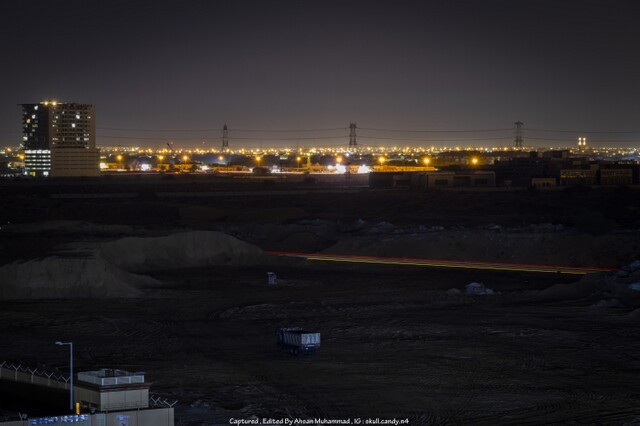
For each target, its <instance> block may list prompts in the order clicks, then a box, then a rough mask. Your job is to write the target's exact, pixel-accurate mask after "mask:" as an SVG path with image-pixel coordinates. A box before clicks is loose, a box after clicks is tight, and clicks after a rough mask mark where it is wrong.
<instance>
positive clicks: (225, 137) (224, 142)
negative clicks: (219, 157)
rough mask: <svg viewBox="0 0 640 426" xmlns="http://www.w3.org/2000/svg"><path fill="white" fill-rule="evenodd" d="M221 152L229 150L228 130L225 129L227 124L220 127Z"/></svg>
mask: <svg viewBox="0 0 640 426" xmlns="http://www.w3.org/2000/svg"><path fill="white" fill-rule="evenodd" d="M222 150H223V151H228V150H229V129H228V128H227V123H224V127H222Z"/></svg>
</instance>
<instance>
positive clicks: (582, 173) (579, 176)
mask: <svg viewBox="0 0 640 426" xmlns="http://www.w3.org/2000/svg"><path fill="white" fill-rule="evenodd" d="M596 172H597V170H595V169H593V168H589V169H562V170H560V185H561V186H592V185H595V184H596Z"/></svg>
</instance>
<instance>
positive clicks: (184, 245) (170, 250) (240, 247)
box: [97, 231, 266, 272]
mask: <svg viewBox="0 0 640 426" xmlns="http://www.w3.org/2000/svg"><path fill="white" fill-rule="evenodd" d="M97 249H98V252H99V253H100V256H101V257H102V258H103V259H105V260H106V261H108V262H110V263H112V264H114V265H116V266H118V267H120V268H122V269H124V270H127V271H131V272H140V271H158V270H167V269H179V268H196V267H206V266H223V265H224V266H237V265H258V264H261V263H263V262H264V261H265V260H266V255H265V253H264V252H263V251H262V250H260V249H259V248H258V247H256V246H254V245H251V244H248V243H245V242H244V241H240V240H238V239H237V238H234V237H231V236H229V235H226V234H223V233H221V232H215V231H189V232H182V233H176V234H171V235H167V236H163V237H146V238H143V237H128V238H121V239H119V240H116V241H110V242H105V243H99V244H98V245H97Z"/></svg>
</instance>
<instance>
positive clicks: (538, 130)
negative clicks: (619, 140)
mask: <svg viewBox="0 0 640 426" xmlns="http://www.w3.org/2000/svg"><path fill="white" fill-rule="evenodd" d="M524 130H526V131H529V132H547V133H581V134H582V133H584V134H633V133H640V130H635V131H624V132H622V131H617V130H612V131H591V132H588V131H587V132H585V131H583V130H560V129H531V128H528V127H525V128H524ZM528 139H531V138H528Z"/></svg>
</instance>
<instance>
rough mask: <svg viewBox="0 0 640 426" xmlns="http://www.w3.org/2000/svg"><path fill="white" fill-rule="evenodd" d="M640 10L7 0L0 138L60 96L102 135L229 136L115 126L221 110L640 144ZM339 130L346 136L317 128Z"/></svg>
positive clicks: (606, 4)
mask: <svg viewBox="0 0 640 426" xmlns="http://www.w3.org/2000/svg"><path fill="white" fill-rule="evenodd" d="M639 12H640V5H638V2H637V1H616V0H602V1H594V0H580V1H571V0H568V1H563V0H555V1H525V0H521V1H518V0H477V1H452V0H441V1H428V0H424V1H401V0H393V1H391V0H390V1H373V0H368V1H348V0H346V1H327V0H322V1H320V0H317V1H312V0H308V1H302V0H298V1H268V0H262V1H215V0H209V1H204V0H181V1H177V0H176V1H172V2H163V1H146V2H143V1H135V0H126V1H120V0H110V1H92V0H78V1H76V0H69V1H55V0H48V1H38V0H29V1H4V2H2V3H1V5H0V32H1V37H0V58H2V60H1V64H2V65H1V67H0V76H1V79H0V88H1V93H2V96H1V98H0V99H2V102H1V105H0V145H16V144H17V143H19V141H20V110H19V108H18V107H17V106H16V104H18V103H23V102H24V103H27V102H36V101H41V100H44V99H48V98H49V99H51V98H55V99H57V100H62V101H76V102H86V103H92V104H94V105H95V106H96V111H97V113H96V116H97V126H98V128H99V130H98V135H99V137H98V143H99V144H100V145H117V144H129V145H131V144H134V143H137V144H143V145H150V146H161V145H163V144H164V141H166V140H170V139H175V140H176V145H177V146H178V145H183V146H187V145H188V146H202V141H205V142H206V144H205V146H207V147H209V146H215V147H217V146H218V145H219V139H220V132H219V131H204V130H203V131H192V132H157V131H156V132H150V131H145V132H140V131H133V130H110V129H108V128H122V129H150V130H158V129H187V130H199V129H217V128H220V127H222V124H223V123H224V122H226V123H228V125H229V127H230V129H231V132H230V133H231V141H232V144H234V145H235V146H238V145H244V146H259V145H262V146H268V145H270V144H271V142H270V141H268V139H270V138H280V137H283V138H292V139H293V138H300V140H299V141H293V140H292V141H286V143H287V144H288V145H293V146H295V145H296V144H299V145H310V144H312V143H314V142H315V143H316V144H318V145H337V144H343V143H344V144H346V143H347V141H348V139H347V138H346V137H344V136H346V135H347V134H348V130H335V131H319V130H318V131H310V132H300V133H293V132H292V133H278V132H274V133H267V132H240V131H239V129H273V130H275V129H324V128H345V129H346V128H347V127H348V125H349V122H350V121H354V122H357V124H358V127H360V128H390V129H400V130H476V129H496V128H497V129H503V128H506V129H508V128H511V127H513V123H514V122H515V121H517V120H521V121H523V122H525V126H526V127H527V128H528V129H567V130H571V132H568V133H547V132H535V131H533V130H528V131H526V132H525V143H527V144H529V145H551V144H552V143H553V142H551V141H545V140H534V139H532V138H533V137H534V136H535V137H537V138H540V139H544V138H551V139H552V138H560V139H563V138H564V139H568V140H572V139H573V138H575V137H577V136H578V133H576V132H573V131H574V130H576V131H581V132H609V131H618V132H634V131H638V133H611V134H609V133H606V134H605V133H581V135H586V136H587V137H588V138H589V140H590V141H591V142H592V143H593V144H597V143H600V144H602V145H628V144H633V145H640V144H636V143H634V142H628V141H640V122H639V117H640V21H639V16H640V13H639ZM359 135H361V136H362V137H361V139H360V140H359V142H360V143H362V144H365V143H366V144H371V145H383V144H393V143H397V144H405V143H403V142H401V141H385V140H383V139H373V138H371V139H367V138H366V137H365V135H368V136H375V137H378V138H385V137H386V138H391V139H405V140H407V139H424V140H430V141H431V140H433V141H436V142H433V143H431V142H424V144H426V145H431V144H433V145H441V144H442V143H441V142H437V141H441V140H451V139H482V138H492V137H496V138H505V139H504V140H502V139H500V142H501V143H504V144H505V145H507V144H510V143H511V139H512V138H513V131H511V130H506V131H498V132H466V133H464V132H463V133H452V132H449V133H446V132H443V133H410V132H380V131H373V130H369V131H366V130H360V131H359ZM107 136H110V137H107ZM116 136H117V137H121V139H118V138H117V137H116ZM331 136H340V138H338V139H317V140H316V141H313V140H309V139H305V138H315V137H318V138H320V137H331ZM132 137H138V138H150V139H140V140H137V141H134V140H132ZM234 137H235V138H239V137H245V138H247V139H244V140H238V139H235V140H234ZM154 138H155V139H157V140H154ZM259 138H263V139H262V141H260V140H257V139H259ZM254 139H255V140H254ZM614 141H617V142H614ZM412 143H413V144H419V143H420V142H417V141H414V142H412ZM447 144H448V145H455V144H461V145H467V144H472V145H481V144H486V142H482V141H472V142H471V141H470V142H447ZM565 144H566V145H568V144H573V143H571V142H566V143H565Z"/></svg>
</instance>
